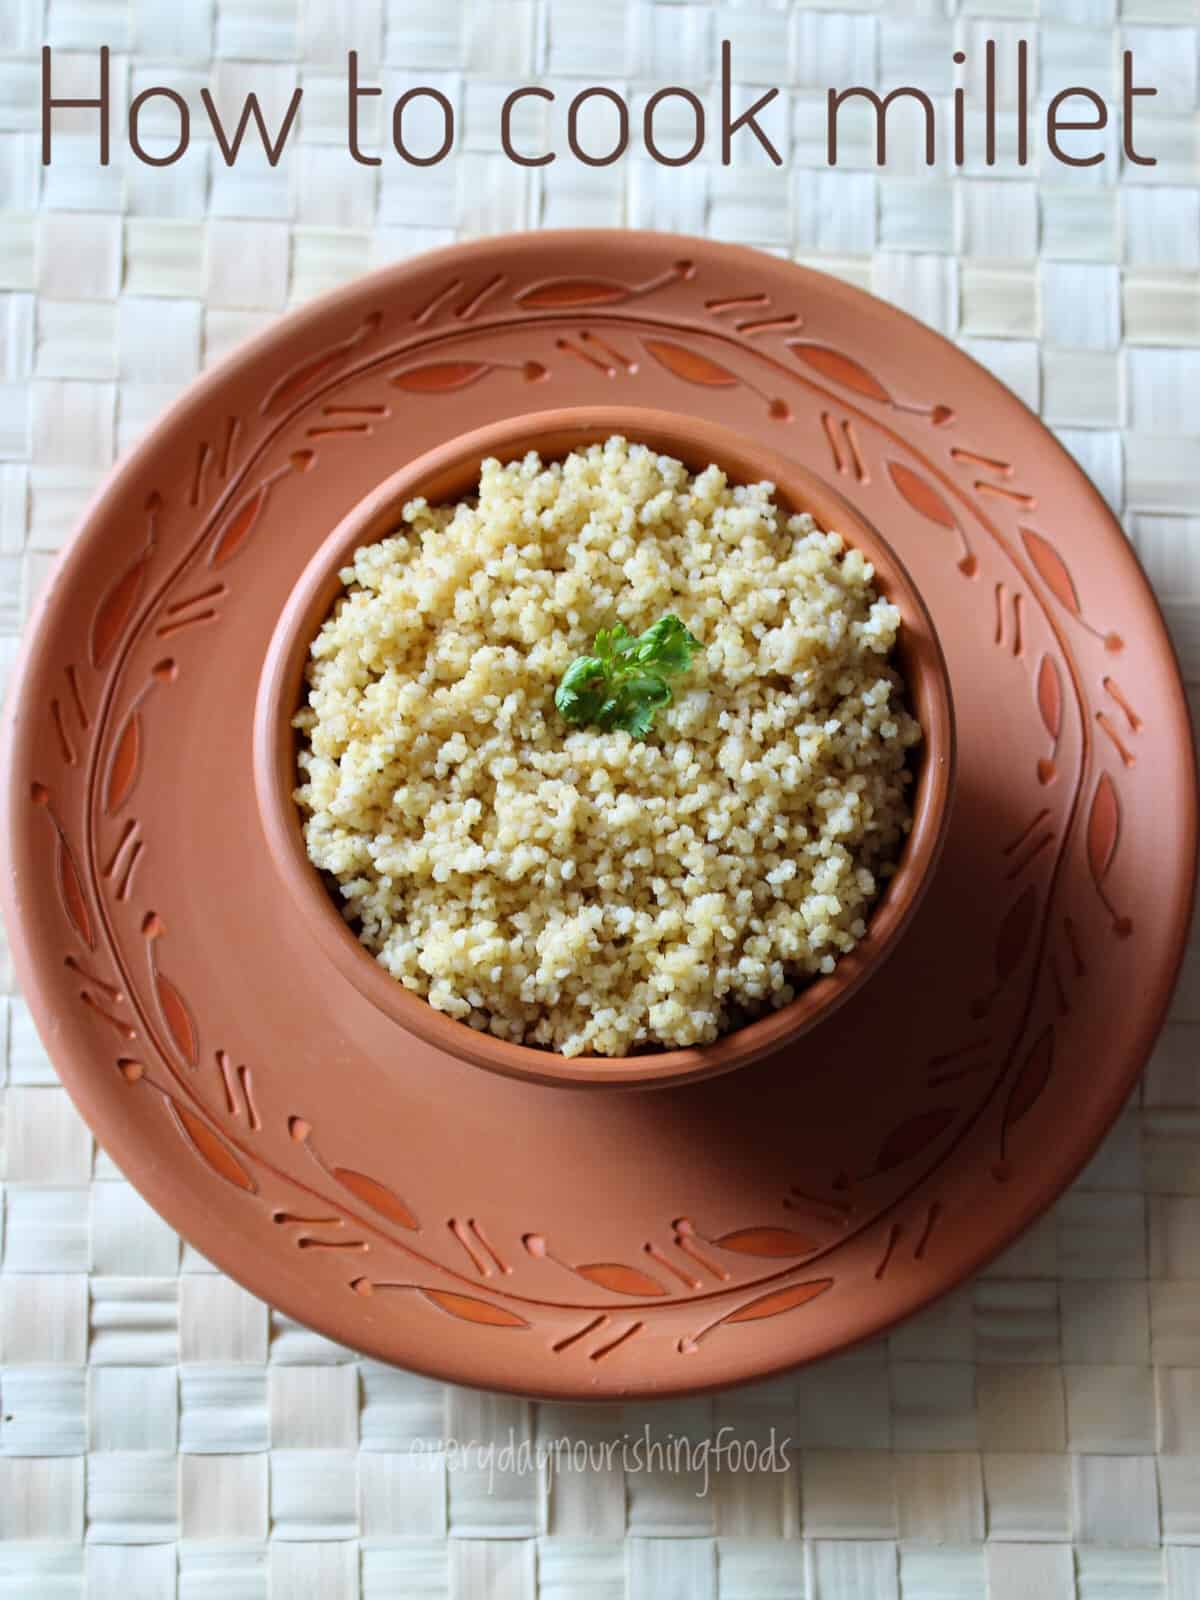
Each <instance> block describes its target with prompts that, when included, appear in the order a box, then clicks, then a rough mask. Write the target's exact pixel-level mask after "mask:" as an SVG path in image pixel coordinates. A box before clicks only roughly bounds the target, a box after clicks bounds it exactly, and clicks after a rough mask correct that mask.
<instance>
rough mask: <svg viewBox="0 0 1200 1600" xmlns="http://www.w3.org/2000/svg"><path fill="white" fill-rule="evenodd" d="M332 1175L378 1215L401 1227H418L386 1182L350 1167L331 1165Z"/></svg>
mask: <svg viewBox="0 0 1200 1600" xmlns="http://www.w3.org/2000/svg"><path fill="white" fill-rule="evenodd" d="M330 1172H331V1173H332V1175H333V1177H335V1178H336V1179H337V1181H338V1182H339V1183H340V1184H341V1185H342V1187H343V1188H344V1189H349V1191H350V1193H351V1194H352V1195H354V1196H355V1198H356V1199H359V1200H361V1201H362V1202H363V1204H364V1205H368V1206H370V1207H371V1210H372V1211H378V1212H379V1214H380V1216H382V1217H387V1218H388V1220H389V1221H391V1222H398V1223H399V1224H400V1226H401V1227H402V1228H409V1229H412V1230H414V1231H415V1230H416V1229H418V1228H419V1227H420V1224H419V1223H418V1221H417V1219H416V1217H414V1216H413V1214H412V1212H411V1211H410V1210H409V1209H408V1207H407V1206H406V1205H405V1204H404V1201H403V1200H401V1198H400V1196H399V1195H398V1194H394V1193H393V1192H392V1190H391V1189H389V1188H388V1187H387V1186H386V1184H382V1183H380V1182H378V1180H377V1179H375V1178H368V1177H367V1175H366V1173H365V1172H355V1171H354V1170H353V1169H352V1168H350V1167H331V1168H330Z"/></svg>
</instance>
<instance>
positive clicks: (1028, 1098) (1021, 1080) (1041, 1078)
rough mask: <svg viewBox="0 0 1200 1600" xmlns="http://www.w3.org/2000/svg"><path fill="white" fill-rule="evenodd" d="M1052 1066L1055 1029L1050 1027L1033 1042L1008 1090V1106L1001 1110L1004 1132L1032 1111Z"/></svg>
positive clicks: (1047, 1080)
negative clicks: (1002, 1111)
mask: <svg viewBox="0 0 1200 1600" xmlns="http://www.w3.org/2000/svg"><path fill="white" fill-rule="evenodd" d="M1053 1066H1054V1028H1053V1027H1052V1026H1051V1027H1047V1028H1045V1029H1043V1031H1042V1032H1041V1033H1040V1034H1039V1035H1038V1037H1037V1038H1036V1039H1035V1040H1034V1042H1033V1044H1032V1046H1031V1047H1030V1050H1029V1053H1028V1055H1027V1056H1026V1057H1025V1061H1024V1064H1023V1065H1022V1067H1021V1070H1020V1072H1018V1074H1017V1076H1016V1078H1015V1079H1014V1081H1013V1086H1012V1088H1011V1089H1010V1090H1009V1095H1008V1104H1007V1105H1006V1106H1005V1108H1004V1131H1005V1133H1007V1132H1008V1130H1009V1129H1010V1128H1011V1127H1012V1126H1013V1125H1014V1123H1017V1122H1020V1120H1021V1118H1022V1117H1023V1116H1025V1115H1026V1113H1027V1112H1029V1111H1031V1110H1032V1109H1033V1106H1034V1104H1035V1102H1036V1101H1037V1100H1038V1099H1039V1098H1040V1096H1041V1094H1042V1091H1043V1090H1044V1089H1045V1087H1046V1085H1047V1084H1048V1083H1049V1081H1050V1072H1051V1069H1052V1068H1053Z"/></svg>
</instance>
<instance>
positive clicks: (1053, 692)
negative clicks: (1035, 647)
mask: <svg viewBox="0 0 1200 1600" xmlns="http://www.w3.org/2000/svg"><path fill="white" fill-rule="evenodd" d="M1037 703H1038V710H1039V711H1040V712H1041V714H1042V724H1043V726H1044V727H1045V729H1046V732H1047V733H1048V734H1049V735H1050V737H1051V738H1052V739H1057V738H1058V736H1059V733H1060V732H1061V731H1062V705H1063V699H1062V679H1061V677H1060V676H1059V672H1058V667H1057V665H1056V664H1055V660H1054V657H1053V656H1050V655H1045V656H1043V657H1042V660H1041V665H1040V666H1039V667H1038V676H1037Z"/></svg>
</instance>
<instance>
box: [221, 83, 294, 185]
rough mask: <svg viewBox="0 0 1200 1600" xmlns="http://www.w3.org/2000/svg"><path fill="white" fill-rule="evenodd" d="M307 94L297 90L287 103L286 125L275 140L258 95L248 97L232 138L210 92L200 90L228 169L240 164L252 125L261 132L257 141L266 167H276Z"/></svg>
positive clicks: (282, 126) (284, 118) (284, 124)
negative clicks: (243, 147) (303, 98)
mask: <svg viewBox="0 0 1200 1600" xmlns="http://www.w3.org/2000/svg"><path fill="white" fill-rule="evenodd" d="M303 94H304V90H303V89H294V90H293V91H292V98H291V99H290V100H289V101H288V108H287V111H286V112H285V113H284V117H283V123H282V125H281V126H280V129H279V132H278V134H277V135H276V137H275V138H274V139H272V138H271V136H270V134H269V133H268V132H267V123H266V118H265V117H264V116H263V112H262V106H261V105H259V103H258V96H257V95H256V94H248V95H247V96H246V100H245V104H244V105H243V106H242V114H241V116H240V117H239V118H238V123H237V127H236V128H235V129H234V130H233V138H232V139H230V138H229V137H228V136H227V135H226V133H225V125H224V123H222V121H221V114H220V112H219V111H218V110H217V107H216V103H215V101H214V100H213V97H212V95H211V94H209V92H208V90H207V89H201V91H200V101H201V104H202V105H203V106H204V109H205V111H207V112H208V120H209V122H211V123H212V131H213V133H214V134H215V135H216V140H217V144H218V146H219V148H220V151H221V156H222V158H223V160H224V162H225V165H226V166H227V167H231V166H232V165H233V163H234V162H235V161H236V160H237V157H238V151H239V150H240V149H241V148H242V140H243V139H244V138H245V137H246V129H247V128H248V127H249V126H250V123H251V121H253V123H254V125H255V127H256V128H257V129H258V137H259V139H260V140H261V142H262V147H263V150H264V152H265V153H266V157H267V165H268V166H271V167H277V166H278V165H279V158H280V156H281V155H282V154H283V147H284V145H285V144H286V143H287V137H288V134H289V133H291V131H292V123H293V122H295V120H296V113H297V111H299V109H300V100H301V97H302V96H303Z"/></svg>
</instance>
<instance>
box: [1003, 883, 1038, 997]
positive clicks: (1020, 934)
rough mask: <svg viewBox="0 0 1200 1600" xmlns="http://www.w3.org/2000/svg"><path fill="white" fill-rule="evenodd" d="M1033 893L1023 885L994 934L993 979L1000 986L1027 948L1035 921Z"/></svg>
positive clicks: (1035, 901)
mask: <svg viewBox="0 0 1200 1600" xmlns="http://www.w3.org/2000/svg"><path fill="white" fill-rule="evenodd" d="M1037 904H1038V897H1037V890H1036V888H1035V887H1034V886H1033V884H1032V883H1030V884H1027V885H1026V886H1025V888H1024V889H1023V890H1022V891H1021V893H1020V895H1019V896H1018V897H1017V899H1016V900H1015V901H1014V902H1013V904H1012V905H1011V906H1010V907H1009V908H1008V910H1007V911H1006V912H1005V914H1004V921H1003V922H1002V923H1001V924H1000V931H999V933H997V935H996V977H997V980H998V981H999V982H1000V983H1003V982H1005V980H1006V979H1008V978H1009V977H1011V976H1012V974H1013V973H1014V972H1015V971H1016V969H1017V967H1018V966H1019V965H1020V962H1021V957H1022V956H1023V955H1024V954H1025V951H1026V949H1027V948H1028V946H1029V940H1030V938H1031V936H1032V934H1033V930H1034V926H1035V922H1036V918H1037Z"/></svg>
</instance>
